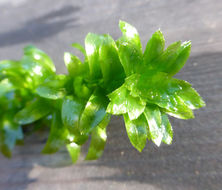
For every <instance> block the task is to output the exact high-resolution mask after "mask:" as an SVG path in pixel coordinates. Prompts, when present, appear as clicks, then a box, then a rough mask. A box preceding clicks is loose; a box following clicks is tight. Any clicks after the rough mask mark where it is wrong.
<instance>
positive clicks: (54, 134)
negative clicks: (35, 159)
mask: <svg viewBox="0 0 222 190" xmlns="http://www.w3.org/2000/svg"><path fill="white" fill-rule="evenodd" d="M68 134H69V133H68V130H67V129H66V127H65V126H64V125H63V123H62V120H61V113H60V112H59V111H57V112H54V113H53V115H52V123H51V127H50V133H49V137H48V140H47V142H46V145H45V147H44V148H43V150H42V153H44V154H52V153H55V152H57V151H58V150H59V149H60V148H61V147H62V146H64V145H66V142H67V137H68Z"/></svg>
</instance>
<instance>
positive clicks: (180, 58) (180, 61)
mask: <svg viewBox="0 0 222 190" xmlns="http://www.w3.org/2000/svg"><path fill="white" fill-rule="evenodd" d="M190 49H191V42H190V41H187V42H184V43H182V44H181V47H180V49H179V50H178V52H177V58H176V60H175V61H174V63H173V64H172V65H171V66H170V67H168V68H167V69H166V70H165V72H167V73H169V75H171V76H173V75H175V74H176V73H177V72H179V71H180V70H181V69H182V67H183V66H184V65H185V63H186V61H187V59H188V58H189V56H190Z"/></svg>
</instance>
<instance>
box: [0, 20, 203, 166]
mask: <svg viewBox="0 0 222 190" xmlns="http://www.w3.org/2000/svg"><path fill="white" fill-rule="evenodd" d="M119 26H120V29H121V31H122V34H123V35H122V37H120V38H119V39H118V40H116V41H115V40H113V39H112V37H111V36H110V35H108V34H105V35H97V34H92V33H89V34H88V35H87V36H86V38H85V47H83V46H81V45H80V44H77V43H74V44H72V46H73V47H75V48H77V49H78V50H80V51H81V52H82V53H83V55H84V60H83V61H82V60H80V59H79V58H78V57H76V56H75V55H73V54H71V53H68V52H66V53H65V54H64V62H65V65H66V67H67V70H68V73H67V74H65V75H58V74H56V73H55V66H54V64H53V63H52V60H51V59H50V58H49V57H48V56H47V55H46V54H45V53H44V52H42V51H41V50H39V49H37V48H35V47H33V46H28V47H26V48H25V49H24V56H23V58H22V59H21V60H20V61H2V62H0V87H1V88H0V104H1V106H2V110H1V124H0V147H1V151H2V153H3V154H4V155H6V156H8V157H9V156H10V155H11V150H12V148H13V147H14V145H15V144H16V143H17V142H20V141H21V140H22V139H23V137H24V134H23V130H24V129H25V128H28V127H30V125H32V126H37V127H34V128H35V130H33V131H36V130H38V129H39V128H44V127H45V125H49V126H50V132H49V137H48V140H47V142H46V145H45V147H44V149H43V150H42V152H43V153H55V152H57V151H58V150H59V149H60V148H62V147H66V148H67V150H68V152H69V154H70V156H71V159H72V161H73V162H76V161H77V159H78V157H79V154H80V151H81V146H82V145H83V144H84V143H85V142H86V141H87V140H89V139H90V146H89V150H88V153H87V155H86V159H87V160H93V159H97V158H99V157H100V156H101V155H102V153H103V150H104V147H105V143H106V139H107V134H106V128H107V126H108V123H109V121H110V116H111V115H122V116H123V118H124V121H125V126H126V131H127V134H128V137H129V139H130V142H131V143H132V145H133V146H134V147H135V148H136V149H137V150H139V151H142V150H143V148H144V147H145V144H146V142H147V139H148V140H152V141H153V142H154V143H155V144H156V145H157V146H159V145H160V144H161V142H163V143H166V144H170V143H171V142H172V138H173V130H172V127H171V124H170V122H169V119H168V116H167V115H171V116H174V117H177V118H180V119H190V118H193V117H194V116H193V112H192V110H193V109H198V108H200V107H203V106H204V105H205V103H204V101H203V100H202V99H201V97H200V96H199V94H198V93H197V92H196V91H195V90H194V89H193V88H192V87H191V84H189V83H188V82H186V81H183V80H179V79H176V78H173V76H174V75H175V74H176V73H177V72H178V71H179V70H180V69H181V68H182V67H183V65H184V64H185V63H186V61H187V59H188V57H189V54H190V48H191V43H190V42H189V41H188V42H184V43H181V42H180V41H178V42H175V43H173V44H171V45H170V46H168V47H167V48H165V40H164V37H163V34H162V33H161V31H160V30H158V31H156V32H155V33H154V34H153V35H152V37H151V39H150V40H149V41H148V43H147V45H146V48H145V51H144V52H143V50H142V45H141V42H140V38H139V34H138V33H137V30H136V29H135V28H134V27H133V26H131V25H129V24H128V23H126V22H123V21H120V23H119ZM39 126H42V127H39Z"/></svg>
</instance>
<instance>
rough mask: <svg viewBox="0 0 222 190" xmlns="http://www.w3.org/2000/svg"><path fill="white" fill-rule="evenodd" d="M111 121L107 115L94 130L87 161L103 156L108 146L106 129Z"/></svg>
mask: <svg viewBox="0 0 222 190" xmlns="http://www.w3.org/2000/svg"><path fill="white" fill-rule="evenodd" d="M109 121H110V115H109V114H107V115H106V116H105V117H104V119H103V121H102V122H100V124H99V125H98V126H97V127H96V128H94V129H93V131H92V137H91V142H90V146H89V150H88V153H87V156H86V158H85V159H86V160H95V159H98V158H99V157H100V156H102V154H103V150H104V147H105V144H106V139H107V135H106V127H107V125H108V123H109Z"/></svg>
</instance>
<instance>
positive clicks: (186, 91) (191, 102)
mask: <svg viewBox="0 0 222 190" xmlns="http://www.w3.org/2000/svg"><path fill="white" fill-rule="evenodd" d="M177 95H178V96H179V97H180V98H181V99H182V101H183V102H184V104H185V105H186V106H188V107H189V108H190V109H199V108H201V107H204V106H205V102H204V101H203V99H202V98H201V96H200V95H199V94H198V93H197V91H196V90H194V89H193V88H192V87H189V86H187V87H185V88H183V90H181V91H179V92H178V93H177Z"/></svg>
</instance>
